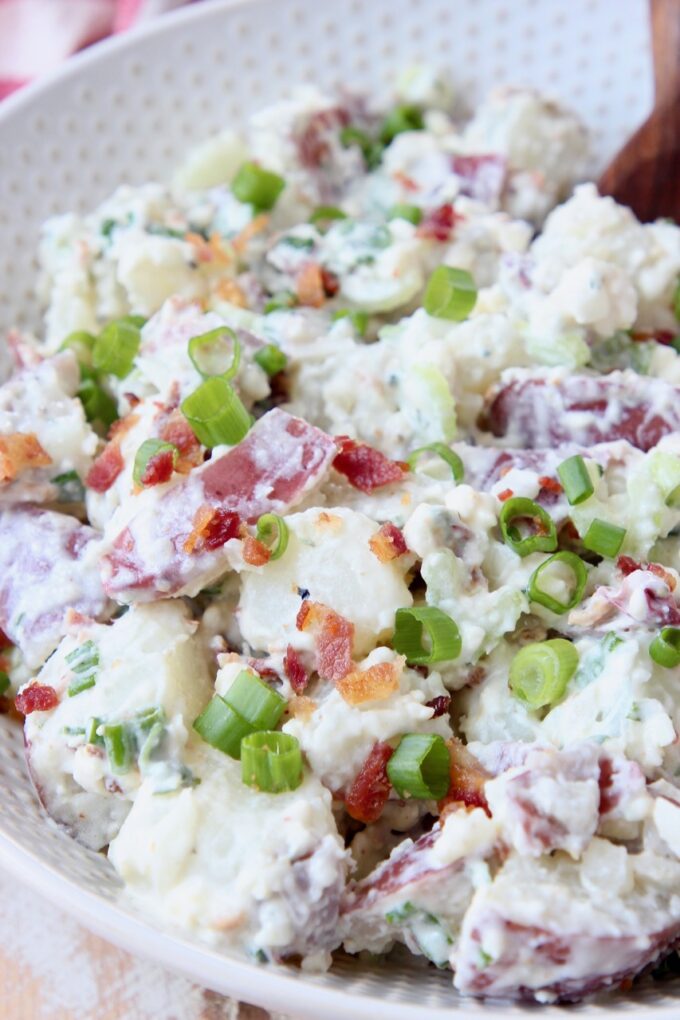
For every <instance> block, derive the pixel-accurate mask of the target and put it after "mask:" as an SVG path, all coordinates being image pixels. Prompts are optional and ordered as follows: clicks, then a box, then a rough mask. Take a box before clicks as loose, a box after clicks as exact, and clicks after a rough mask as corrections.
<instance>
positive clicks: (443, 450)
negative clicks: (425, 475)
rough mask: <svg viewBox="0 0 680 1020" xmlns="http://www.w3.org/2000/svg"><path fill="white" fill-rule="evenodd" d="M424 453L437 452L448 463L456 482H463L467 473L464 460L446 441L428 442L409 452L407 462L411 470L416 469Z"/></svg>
mask: <svg viewBox="0 0 680 1020" xmlns="http://www.w3.org/2000/svg"><path fill="white" fill-rule="evenodd" d="M424 453H436V455H437V456H438V457H441V459H442V460H443V461H444V463H446V464H448V466H449V467H450V468H451V474H452V475H453V479H454V481H455V482H462V481H463V477H464V475H465V469H464V467H463V462H462V460H461V459H460V457H459V456H458V454H457V453H454V452H453V450H450V449H449V447H448V446H447V445H446V443H428V444H427V446H419V447H418V449H417V450H414V451H413V453H411V454H409V456H408V458H407V461H406V462H407V464H408V466H409V468H410V469H411V471H415V469H416V464H417V463H418V461H419V459H420V457H421V456H422V455H423V454H424Z"/></svg>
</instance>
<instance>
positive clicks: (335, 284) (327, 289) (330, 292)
mask: <svg viewBox="0 0 680 1020" xmlns="http://www.w3.org/2000/svg"><path fill="white" fill-rule="evenodd" d="M321 282H322V283H323V290H324V294H325V295H326V297H329V298H331V297H335V295H336V294H337V293H338V291H339V290H340V280H339V279H338V278H337V276H336V275H335V273H331V271H330V269H324V268H323V266H322V267H321Z"/></svg>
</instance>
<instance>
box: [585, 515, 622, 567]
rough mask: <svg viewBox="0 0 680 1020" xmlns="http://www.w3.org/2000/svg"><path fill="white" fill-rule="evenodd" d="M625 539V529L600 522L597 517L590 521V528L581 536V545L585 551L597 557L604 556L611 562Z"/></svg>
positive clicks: (606, 522)
mask: <svg viewBox="0 0 680 1020" xmlns="http://www.w3.org/2000/svg"><path fill="white" fill-rule="evenodd" d="M625 537H626V529H625V528H619V527H618V525H616V524H610V523H609V522H608V521H601V520H600V519H599V517H596V518H595V520H594V521H591V523H590V527H589V528H588V530H587V531H586V533H585V535H584V536H583V544H584V546H585V547H586V549H590V551H591V552H594V553H597V554H598V556H605V557H606V558H607V559H610V560H613V559H614V558H615V557H616V556H618V554H619V550H620V548H621V546H622V545H623V540H624V538H625Z"/></svg>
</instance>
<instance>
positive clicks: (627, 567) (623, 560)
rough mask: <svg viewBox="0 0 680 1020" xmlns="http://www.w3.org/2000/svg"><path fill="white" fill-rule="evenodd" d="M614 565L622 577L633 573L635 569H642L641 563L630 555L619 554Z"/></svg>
mask: <svg viewBox="0 0 680 1020" xmlns="http://www.w3.org/2000/svg"><path fill="white" fill-rule="evenodd" d="M616 566H617V567H618V568H619V570H620V571H621V573H622V574H623V576H624V577H628V575H629V574H634V573H635V571H636V570H642V564H641V563H638V562H637V561H636V560H634V559H633V558H632V557H631V556H619V558H618V559H617V561H616Z"/></svg>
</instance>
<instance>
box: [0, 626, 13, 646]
mask: <svg viewBox="0 0 680 1020" xmlns="http://www.w3.org/2000/svg"><path fill="white" fill-rule="evenodd" d="M13 647H14V642H13V641H10V639H9V638H8V637H7V635H6V634H5V632H4V630H3V629H2V628H1V627H0V649H3V648H13Z"/></svg>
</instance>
